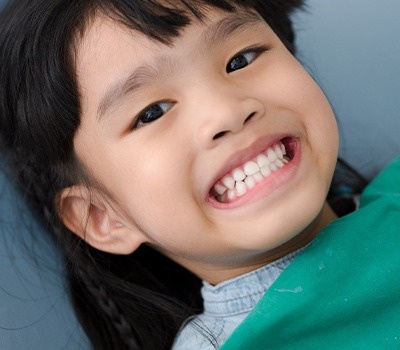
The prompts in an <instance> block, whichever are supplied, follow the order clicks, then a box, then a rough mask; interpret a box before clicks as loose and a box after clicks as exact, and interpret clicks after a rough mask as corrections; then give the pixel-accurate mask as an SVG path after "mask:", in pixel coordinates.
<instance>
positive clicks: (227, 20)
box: [97, 10, 265, 121]
mask: <svg viewBox="0 0 400 350" xmlns="http://www.w3.org/2000/svg"><path fill="white" fill-rule="evenodd" d="M260 23H265V22H263V19H262V18H261V17H260V16H259V15H258V14H257V13H255V12H253V11H241V10H240V11H238V12H235V13H233V14H229V15H228V16H226V17H224V18H222V19H221V20H219V21H218V22H216V23H214V24H212V25H211V26H209V27H208V28H207V29H206V30H205V31H204V32H203V34H202V42H203V43H204V45H205V48H206V49H207V50H210V49H211V48H212V47H215V46H216V45H217V44H220V43H224V42H226V41H227V40H228V39H229V38H230V37H232V36H233V35H235V34H237V33H238V32H241V31H243V30H244V29H250V28H252V27H255V26H257V25H259V24H260ZM176 66H177V65H176V63H175V64H174V62H172V60H171V59H169V58H167V57H164V56H160V57H157V58H156V59H155V60H154V62H153V63H144V64H142V65H140V66H139V67H137V68H136V69H134V70H133V72H132V73H131V74H129V75H128V77H127V78H124V79H122V80H121V81H118V82H117V83H116V84H114V85H112V86H111V87H110V88H109V89H108V90H107V91H106V93H105V94H104V95H103V97H102V98H101V99H100V103H99V104H98V108H97V119H98V120H99V121H102V120H103V119H104V117H105V116H106V114H107V111H108V110H110V109H111V108H112V107H113V106H115V105H116V104H117V102H118V101H120V100H122V99H123V98H125V97H126V96H127V95H129V94H131V93H133V92H137V91H139V90H140V89H143V88H144V87H146V86H149V85H150V84H151V83H152V82H153V81H154V80H155V79H156V78H157V77H160V76H162V73H163V72H172V71H174V69H177V67H176Z"/></svg>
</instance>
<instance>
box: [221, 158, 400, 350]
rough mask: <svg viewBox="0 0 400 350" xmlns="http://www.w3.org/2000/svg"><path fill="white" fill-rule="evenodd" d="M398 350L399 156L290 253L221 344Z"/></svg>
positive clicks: (249, 346) (290, 347)
mask: <svg viewBox="0 0 400 350" xmlns="http://www.w3.org/2000/svg"><path fill="white" fill-rule="evenodd" d="M221 349H222V350H228V349H229V350H232V349H251V350H254V349H274V350H275V349H363V350H364V349H400V158H398V159H396V160H395V161H394V162H393V163H392V164H391V165H390V166H389V167H388V168H386V169H385V170H384V171H383V172H382V173H381V174H380V175H379V176H378V177H377V178H376V179H375V180H374V181H373V182H372V183H371V184H370V185H369V186H368V188H367V189H366V190H365V191H364V193H363V195H362V197H361V207H360V209H359V210H358V211H356V212H354V213H352V214H350V215H347V216H345V217H343V218H341V219H338V220H335V221H334V222H332V223H331V224H330V225H329V226H328V227H327V228H325V229H324V230H323V231H322V232H321V233H320V234H319V235H318V236H317V237H316V238H315V240H314V241H313V242H312V243H311V244H310V245H309V246H308V247H307V248H306V249H305V250H304V251H303V252H302V253H301V254H300V255H299V256H298V258H296V259H295V260H294V261H293V262H292V264H291V265H290V266H289V267H288V268H287V269H286V270H285V271H284V272H283V273H282V274H281V275H280V277H279V278H278V279H277V280H276V282H275V283H274V284H273V285H272V286H271V287H270V289H269V290H268V291H267V293H266V294H265V295H264V296H263V298H262V299H261V300H260V302H259V303H258V304H257V306H256V307H255V308H254V310H253V311H252V312H251V313H250V314H249V316H248V317H247V318H246V319H245V320H244V322H243V323H242V324H241V325H240V326H239V327H238V328H237V329H236V331H235V332H234V333H233V334H232V335H231V337H230V338H229V339H228V340H227V341H226V343H225V344H224V345H223V346H222V348H221Z"/></svg>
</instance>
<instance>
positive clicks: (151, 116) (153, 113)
mask: <svg viewBox="0 0 400 350" xmlns="http://www.w3.org/2000/svg"><path fill="white" fill-rule="evenodd" d="M163 113H164V112H163V110H162V108H161V107H160V105H154V106H153V107H150V108H149V109H148V110H147V111H146V113H145V114H144V119H145V120H144V122H145V123H147V122H151V121H154V120H156V119H158V118H160V117H161V116H162V114H163Z"/></svg>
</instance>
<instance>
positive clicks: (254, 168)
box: [213, 143, 290, 202]
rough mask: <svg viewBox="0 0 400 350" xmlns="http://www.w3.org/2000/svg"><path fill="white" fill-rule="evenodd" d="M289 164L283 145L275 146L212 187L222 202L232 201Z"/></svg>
mask: <svg viewBox="0 0 400 350" xmlns="http://www.w3.org/2000/svg"><path fill="white" fill-rule="evenodd" d="M289 162H290V159H289V157H287V156H286V148H285V145H284V144H283V143H280V144H276V145H275V146H274V147H270V148H268V149H267V150H266V151H265V152H264V153H263V154H259V155H258V156H257V157H256V158H254V159H253V160H251V161H248V162H246V163H245V164H244V165H243V167H238V168H236V169H234V170H233V171H232V172H231V174H229V175H226V176H224V177H223V178H222V179H221V180H220V181H219V182H218V183H216V184H215V185H214V187H213V190H214V192H215V193H216V194H217V195H218V196H221V197H220V200H221V201H222V202H226V201H233V200H234V199H235V198H237V197H240V196H243V195H244V194H245V193H246V192H247V191H248V190H251V189H252V188H254V187H255V186H256V185H257V184H258V183H260V182H262V181H263V180H264V179H265V178H266V177H268V176H269V175H271V174H272V173H273V172H274V171H277V170H278V169H279V168H283V167H284V166H285V164H288V163H289Z"/></svg>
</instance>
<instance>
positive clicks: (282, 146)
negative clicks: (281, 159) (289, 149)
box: [281, 142, 286, 155]
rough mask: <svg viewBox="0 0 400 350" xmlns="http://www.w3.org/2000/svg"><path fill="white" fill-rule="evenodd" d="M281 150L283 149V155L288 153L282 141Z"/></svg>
mask: <svg viewBox="0 0 400 350" xmlns="http://www.w3.org/2000/svg"><path fill="white" fill-rule="evenodd" d="M281 150H282V153H283V155H286V147H285V145H284V144H283V143H282V142H281Z"/></svg>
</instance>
